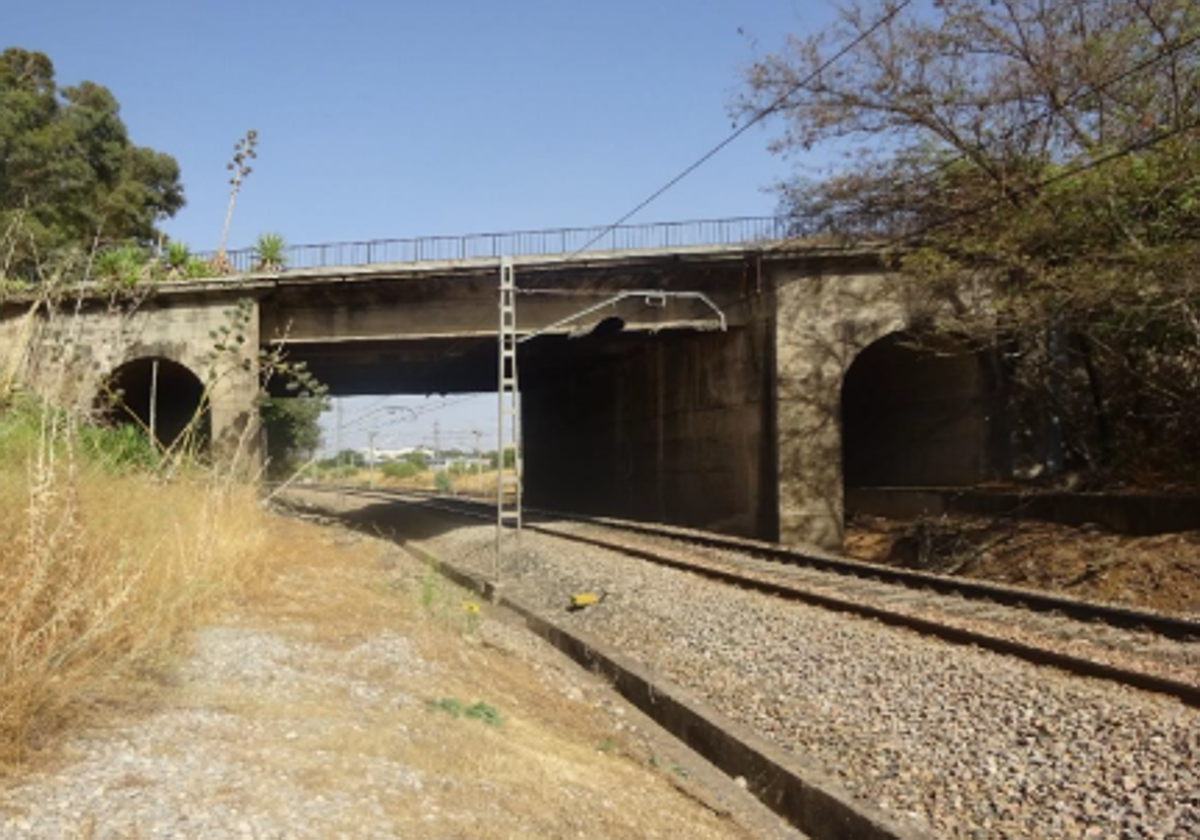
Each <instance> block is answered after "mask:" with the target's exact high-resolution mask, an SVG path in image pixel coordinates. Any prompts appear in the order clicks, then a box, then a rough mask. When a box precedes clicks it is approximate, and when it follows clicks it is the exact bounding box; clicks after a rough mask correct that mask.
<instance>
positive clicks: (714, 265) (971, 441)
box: [0, 220, 1008, 548]
mask: <svg viewBox="0 0 1200 840" xmlns="http://www.w3.org/2000/svg"><path fill="white" fill-rule="evenodd" d="M743 221H744V220H743ZM696 224H709V225H715V224H720V223H696ZM726 224H728V223H726ZM660 227H661V226H660ZM729 229H730V228H728V227H727V228H726V232H725V233H720V232H718V234H716V235H713V236H709V235H707V234H706V235H702V236H696V235H693V236H691V241H686V240H688V237H686V236H682V235H680V231H679V230H677V229H675V228H671V229H670V230H668V231H667V232H666V237H667V239H668V240H669V238H670V236H672V235H674V236H675V239H676V241H675V242H671V241H663V236H662V235H661V234H662V231H659V232H658V233H655V234H652V235H651V234H647V233H646V231H645V229H644V228H638V229H637V230H639V231H640V233H639V234H638V235H639V236H643V238H642V239H640V240H638V241H636V242H635V243H634V244H636V245H642V246H645V247H635V248H625V249H620V250H611V249H609V250H587V251H572V250H571V249H572V248H577V247H578V243H579V242H580V240H586V237H582V236H576V235H575V234H572V237H571V238H570V239H569V238H568V237H567V236H566V235H565V234H563V235H562V236H561V245H560V246H558V247H557V248H554V249H552V248H548V247H547V246H546V244H545V243H546V241H548V239H549V236H548V234H553V233H554V232H542V234H541V235H542V236H543V239H542V241H541V242H540V243H535V244H534V245H533V246H532V248H531V249H530V250H539V249H540V250H558V251H560V253H550V254H546V253H540V254H539V253H532V254H526V255H523V256H517V257H516V258H515V265H516V279H517V285H518V288H519V289H520V291H521V294H520V295H519V298H518V302H517V311H518V326H519V329H520V331H521V332H523V333H529V332H531V331H534V330H537V329H541V328H544V327H546V326H547V325H551V324H553V323H555V322H556V321H558V320H560V319H562V318H564V317H565V316H567V315H569V314H571V313H574V312H577V311H579V310H580V309H581V308H584V307H585V306H589V305H591V304H593V303H595V302H598V301H601V300H603V299H605V298H606V297H608V296H611V295H614V294H617V293H620V292H628V291H638V290H651V289H661V290H666V291H675V292H684V291H686V292H701V293H703V294H704V295H706V296H707V298H708V299H709V300H710V301H711V302H712V303H714V304H715V305H716V306H717V307H718V308H719V309H720V310H721V311H722V313H723V314H724V316H725V319H726V321H727V329H726V330H725V331H720V330H719V329H716V322H715V320H714V318H713V313H712V310H711V309H709V308H708V307H707V306H706V305H705V303H704V302H703V301H701V300H697V299H675V298H667V299H665V300H660V299H647V298H646V297H645V296H643V295H636V296H632V297H629V298H627V299H625V300H623V301H621V302H619V303H617V304H615V305H613V306H612V307H609V308H605V309H604V310H603V311H602V312H599V313H597V316H596V317H597V318H600V317H601V316H603V318H604V320H603V321H602V323H601V324H600V328H599V329H596V330H594V331H592V332H590V333H588V334H585V335H578V334H577V333H578V331H576V332H574V333H573V332H572V331H571V330H569V329H567V328H562V329H558V330H552V331H551V332H549V333H548V334H546V335H544V336H542V337H539V338H537V339H535V340H532V341H529V342H527V343H525V344H522V345H521V357H520V372H521V384H522V392H523V421H524V431H523V445H524V452H525V487H526V498H527V499H528V502H529V503H530V504H532V505H542V506H546V507H554V508H559V509H568V510H577V511H582V512H591V513H606V514H610V515H617V516H626V517H632V518H642V519H648V520H657V521H663V522H671V523H677V524H684V525H692V526H697V527H704V528H710V529H714V530H719V531H725V532H729V533H734V534H741V535H746V536H756V537H760V538H766V539H780V540H783V541H786V542H794V543H798V542H808V543H815V544H818V545H821V546H825V547H830V548H838V547H840V545H841V541H842V531H843V518H844V508H843V494H844V490H845V488H846V486H856V485H887V484H907V485H913V484H916V485H921V484H928V485H942V486H945V485H957V484H968V483H974V482H976V481H979V480H982V479H986V478H989V477H992V476H994V475H996V474H998V473H1003V472H1004V471H1005V469H1006V468H1007V465H1006V464H1005V463H1004V453H1006V452H1007V450H1008V447H1007V436H1008V424H1007V422H1006V413H1005V412H1006V409H1005V396H1004V393H1003V387H1002V383H1003V380H1002V377H1000V376H998V375H997V374H996V372H995V369H994V367H993V365H992V362H991V359H990V358H989V357H987V356H982V355H978V354H973V353H970V352H967V351H965V350H963V351H961V352H946V353H935V352H931V351H928V350H921V349H916V348H914V347H912V346H910V345H909V344H907V343H906V342H905V341H904V337H905V335H906V334H907V333H908V331H910V330H911V329H912V327H913V326H914V325H918V324H920V323H922V322H925V321H927V320H928V319H929V318H930V317H932V316H933V315H935V314H936V312H937V311H938V310H939V309H940V308H942V307H945V306H977V305H980V304H981V301H980V300H976V299H974V298H972V296H971V290H970V289H962V290H959V291H958V292H956V295H957V299H956V300H946V299H945V298H944V297H942V298H939V297H938V296H936V295H933V294H930V293H928V292H926V291H925V290H923V289H921V288H920V287H919V286H917V285H915V284H913V283H911V282H908V281H905V280H904V279H903V278H901V277H900V276H898V275H896V274H895V273H893V272H891V271H889V270H888V268H887V265H886V260H885V258H884V255H882V254H881V253H880V252H878V251H877V250H874V249H871V248H869V247H861V248H843V247H831V246H827V245H820V244H814V243H811V242H807V243H806V242H803V241H789V240H786V239H782V238H774V236H770V237H764V236H763V235H761V234H762V233H763V231H762V230H760V229H758V228H755V227H753V226H751V229H750V231H749V233H752V234H754V235H748V233H747V228H746V227H745V226H743V227H741V228H737V229H735V232H734V233H733V234H730V233H728V232H727V231H728V230H729ZM630 230H633V229H632V228H631V229H630ZM560 233H561V232H560ZM768 233H771V234H774V235H775V236H778V235H779V231H778V228H772V229H771V230H770V231H768ZM533 235H534V234H528V235H527V236H530V237H532V236H533ZM496 236H500V235H496ZM512 236H515V235H512ZM468 239H471V238H468V237H459V238H442V239H439V240H436V241H437V242H442V243H452V244H444V246H443V245H439V246H438V247H439V248H442V247H444V248H446V249H451V250H453V249H455V248H456V249H457V250H456V251H454V253H450V254H447V253H444V252H438V253H437V254H435V255H436V256H439V257H442V258H440V259H425V258H424V256H423V255H422V258H421V259H419V260H417V259H406V260H405V261H396V260H394V259H393V258H394V257H396V256H397V255H398V254H397V253H396V249H395V247H394V246H387V245H383V246H380V247H379V248H377V249H376V253H375V254H372V255H370V256H369V257H368V258H367V259H364V258H363V256H365V255H363V254H362V249H359V250H358V251H357V252H355V253H357V254H358V256H357V258H356V259H354V260H348V259H347V258H346V256H345V254H346V253H347V251H346V248H347V246H344V245H343V246H306V247H307V248H310V249H312V250H309V251H306V252H305V253H307V254H309V255H310V257H311V258H310V257H305V258H297V259H294V260H293V264H295V263H300V266H299V267H293V268H289V269H288V270H286V271H282V272H258V273H256V272H252V271H251V272H247V273H244V274H240V275H237V276H234V277H226V278H220V279H213V280H203V281H189V282H178V283H164V284H161V285H159V286H158V287H157V288H155V289H154V290H153V291H152V292H150V293H148V294H145V295H144V296H139V297H137V298H136V299H130V298H125V297H111V296H106V295H105V294H103V293H102V292H101V290H99V289H95V290H92V291H91V292H89V293H88V294H87V295H85V296H84V297H83V298H81V299H80V301H78V306H77V307H65V308H62V307H60V308H59V310H58V311H57V312H55V313H50V314H47V313H46V312H45V311H44V310H43V311H39V312H38V313H37V315H36V317H30V315H29V307H28V304H27V303H25V304H22V303H21V302H19V301H9V302H7V303H4V304H3V305H2V306H0V360H2V359H6V358H7V359H9V360H10V361H12V360H15V361H16V362H18V363H19V364H20V365H21V366H22V367H23V369H24V373H25V376H26V378H27V380H28V381H30V382H32V383H33V384H34V386H35V387H39V388H51V387H59V388H60V389H61V387H62V386H63V384H64V383H66V385H67V386H69V390H70V391H71V396H72V398H74V399H77V400H81V401H91V400H93V399H95V395H96V394H97V393H98V392H100V391H101V390H103V388H102V386H104V385H105V384H107V385H109V386H111V387H119V388H120V389H122V390H123V391H124V393H125V398H126V401H127V402H128V404H129V406H130V407H131V408H132V409H133V410H134V411H135V412H141V416H143V417H144V416H145V414H146V412H147V411H148V405H149V402H150V399H149V387H150V385H149V382H150V375H149V373H148V371H149V370H150V368H151V365H152V363H153V360H158V362H159V363H158V364H157V365H155V366H154V369H155V370H156V371H157V376H156V383H157V389H158V399H157V403H156V404H157V405H158V406H159V408H158V412H159V415H158V420H157V427H158V428H159V429H160V436H162V437H167V438H169V437H170V435H171V433H172V429H176V428H179V427H181V425H182V423H184V422H186V419H187V418H188V417H189V416H190V415H191V413H192V412H193V411H194V410H195V406H196V405H197V402H198V401H199V399H200V395H201V394H202V392H203V390H204V388H205V387H206V385H205V383H208V387H209V389H210V405H211V423H212V431H213V439H214V445H215V446H217V447H219V448H221V449H222V450H224V451H226V452H228V451H231V450H232V449H234V448H236V447H239V446H240V447H241V450H242V451H243V452H244V453H247V454H249V455H250V456H251V457H257V456H256V455H255V453H256V446H257V435H256V417H257V409H256V402H255V400H256V396H257V394H258V392H259V385H260V371H259V370H258V361H257V356H258V351H259V350H260V349H270V348H272V347H278V346H280V345H284V346H286V353H287V355H288V357H289V358H290V359H291V360H294V361H299V360H303V361H305V362H307V363H308V365H309V367H310V369H311V370H312V371H313V372H314V373H315V374H316V375H317V376H318V377H319V378H320V379H321V380H322V381H323V382H325V383H326V384H327V385H328V386H329V387H330V389H331V392H332V393H333V394H334V395H335V396H336V395H352V394H399V393H410V394H425V393H431V392H438V393H456V392H478V391H488V390H493V389H495V387H496V378H497V356H496V353H497V350H496V332H497V327H498V312H497V283H498V266H499V260H498V259H497V258H495V257H493V256H491V255H479V254H478V253H476V251H475V250H471V249H476V243H475V242H474V240H472V243H471V244H470V248H468V244H467V240H468ZM696 239H725V240H733V241H703V242H700V243H697V242H696V241H695V240H696ZM429 241H430V242H433V241H435V240H429ZM393 242H408V243H415V242H418V240H395V241H393ZM363 244H364V243H356V244H355V247H358V246H361V245H363ZM606 244H611V243H604V242H600V243H599V245H600V247H604V246H605V245H606ZM618 244H619V243H618ZM512 246H513V242H504V241H500V240H499V239H495V238H493V240H492V242H491V247H492V248H493V249H495V250H504V249H507V248H511V247H512ZM388 247H392V250H390V251H389V250H388ZM430 247H432V246H430ZM315 249H324V250H323V252H320V251H317V250H315ZM337 249H341V251H340V253H339V252H338V251H337ZM318 253H321V254H322V258H321V259H317V258H316V255H317V254H318ZM464 254H465V255H466V256H464ZM379 255H382V256H383V257H384V258H387V259H391V260H392V261H389V262H382V263H379V262H373V260H374V259H376V258H377V257H378V256H379ZM418 255H419V254H418V252H416V251H415V250H414V251H413V252H411V253H408V252H406V253H403V254H399V256H403V257H406V258H407V257H416V256H418ZM235 256H236V255H235ZM293 256H295V255H293ZM237 258H238V259H241V257H237ZM338 258H340V259H343V260H346V261H348V262H355V261H356V262H358V263H360V264H358V265H341V266H338V265H333V264H332V262H333V260H334V259H338ZM326 263H329V264H326ZM617 326H620V327H623V328H622V329H619V330H616V329H609V328H610V327H617ZM268 387H269V388H271V389H272V390H278V389H279V383H278V382H275V381H273V382H270V383H268Z"/></svg>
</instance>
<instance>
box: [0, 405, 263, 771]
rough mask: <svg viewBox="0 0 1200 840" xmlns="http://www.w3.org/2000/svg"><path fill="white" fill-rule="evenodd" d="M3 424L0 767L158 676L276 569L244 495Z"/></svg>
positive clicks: (45, 423)
mask: <svg viewBox="0 0 1200 840" xmlns="http://www.w3.org/2000/svg"><path fill="white" fill-rule="evenodd" d="M8 420H9V422H8V424H7V428H6V430H5V431H6V432H7V435H6V436H5V437H4V439H3V440H0V457H2V458H3V461H0V505H2V506H3V509H4V511H5V515H4V517H3V519H0V767H2V766H4V765H12V764H14V763H19V762H21V761H22V760H23V759H24V758H26V756H27V755H28V753H29V751H30V750H31V749H34V748H37V747H38V746H39V745H42V744H44V743H46V741H47V738H48V736H50V735H51V734H53V733H55V732H56V731H59V730H61V729H62V728H63V727H64V726H67V725H69V724H70V723H72V721H74V720H76V719H78V718H80V717H81V716H82V715H83V714H84V713H85V712H86V709H87V708H88V707H89V706H90V705H94V704H95V702H96V701H97V700H98V699H102V698H103V697H105V696H111V694H112V692H113V691H114V689H115V688H117V687H119V686H121V685H128V684H129V680H130V678H131V677H139V676H143V677H144V676H146V675H148V674H153V673H154V672H155V671H157V670H158V669H159V668H160V667H161V664H162V662H163V661H164V658H165V657H166V656H168V654H169V652H170V651H171V649H172V646H173V644H174V643H175V642H176V641H177V640H178V639H179V638H180V635H181V633H182V632H183V631H185V630H187V629H189V628H191V627H193V626H195V625H196V623H197V622H199V621H201V620H202V619H204V618H205V617H206V616H208V615H210V614H211V612H212V610H213V609H214V608H216V607H217V606H219V605H220V604H221V603H222V602H223V601H224V600H225V599H226V598H228V597H229V596H230V595H232V594H235V593H240V592H242V591H244V590H245V589H246V587H248V586H252V585H253V584H254V583H255V582H256V581H258V580H261V579H263V578H264V577H265V572H266V567H268V566H269V565H270V563H271V562H272V561H271V560H270V557H269V556H268V555H266V554H265V553H264V551H263V549H264V547H265V546H264V543H265V536H264V531H263V527H262V521H263V520H264V518H265V517H264V514H263V513H262V512H261V511H260V509H259V507H258V504H257V501H256V499H255V498H254V495H253V491H252V490H251V489H249V488H245V487H238V486H233V485H229V484H225V483H221V482H219V481H217V480H215V479H213V478H211V477H209V476H203V475H200V476H194V477H191V478H182V479H176V480H173V481H171V482H162V481H157V480H155V479H153V478H152V477H151V476H149V475H145V474H136V473H135V474H124V475H122V474H118V473H114V472H113V471H111V470H106V469H104V468H101V467H98V466H96V465H94V464H90V463H87V462H85V461H82V460H80V458H79V457H78V456H77V451H78V446H77V444H76V443H75V442H74V441H73V439H72V436H71V434H70V431H69V429H65V428H64V425H65V424H66V421H64V420H63V419H62V418H61V417H56V416H54V415H51V414H50V413H47V414H46V416H45V417H43V418H35V419H34V420H33V421H32V422H33V424H34V429H33V430H31V429H30V428H28V427H29V425H30V424H29V423H25V424H22V423H21V422H19V421H18V422H13V421H12V415H11V413H10V414H9V416H8ZM39 420H40V428H38V427H37V425H36V424H37V423H38V422H39ZM14 438H17V439H16V440H14Z"/></svg>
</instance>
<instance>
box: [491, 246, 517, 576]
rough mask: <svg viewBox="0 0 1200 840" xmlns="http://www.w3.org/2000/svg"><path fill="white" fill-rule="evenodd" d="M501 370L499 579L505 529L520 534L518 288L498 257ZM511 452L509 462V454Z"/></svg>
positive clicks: (507, 260)
mask: <svg viewBox="0 0 1200 840" xmlns="http://www.w3.org/2000/svg"><path fill="white" fill-rule="evenodd" d="M499 349H500V369H499V371H498V380H497V385H496V391H497V395H498V401H499V405H498V412H497V436H496V460H497V464H496V560H495V565H494V568H493V570H492V577H493V578H494V579H495V580H496V582H497V583H498V582H499V581H500V554H501V548H502V543H503V539H504V528H505V527H506V526H511V527H513V528H515V529H516V532H517V538H518V539H519V538H520V536H521V389H520V385H519V383H518V380H517V287H516V278H515V272H514V269H513V259H512V257H501V259H500V332H499ZM509 452H511V453H512V457H511V464H510V462H509V457H508V453H509Z"/></svg>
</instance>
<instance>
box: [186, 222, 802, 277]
mask: <svg viewBox="0 0 1200 840" xmlns="http://www.w3.org/2000/svg"><path fill="white" fill-rule="evenodd" d="M794 224H795V223H794V220H790V219H788V218H786V217H782V216H741V217H737V218H732V219H698V220H691V221H685V222H655V223H652V224H641V225H617V226H615V227H613V226H609V227H571V228H551V229H549V230H519V231H508V232H505V233H469V234H464V235H461V236H421V237H416V238H411V239H373V240H370V241H364V242H328V243H323V244H318V245H291V246H289V247H288V248H287V249H286V261H285V266H286V267H287V268H324V267H327V266H364V265H378V264H381V263H418V262H431V261H444V260H468V259H480V258H487V257H497V258H498V257H501V256H514V257H530V256H568V255H573V254H576V253H581V254H584V253H597V252H602V251H636V250H652V249H670V248H690V247H701V246H706V245H709V246H712V245H749V244H753V243H758V242H770V241H773V240H778V239H783V238H785V237H787V236H788V234H789V232H791V231H792V230H793V227H794ZM199 256H200V257H202V258H204V259H211V258H212V257H214V256H215V252H209V253H205V254H200V255H199ZM225 257H226V259H227V260H228V261H229V264H230V266H231V267H232V268H233V270H234V271H237V272H247V271H253V270H255V268H256V266H257V263H258V257H257V254H256V252H255V249H254V248H239V249H237V250H234V251H226V252H225Z"/></svg>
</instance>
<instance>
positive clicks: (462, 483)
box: [337, 469, 496, 498]
mask: <svg viewBox="0 0 1200 840" xmlns="http://www.w3.org/2000/svg"><path fill="white" fill-rule="evenodd" d="M450 480H451V485H452V487H453V488H454V491H453V492H454V493H455V494H456V495H466V496H483V497H491V498H495V496H496V471H495V470H484V471H482V472H478V473H477V472H465V473H459V474H456V475H452V476H451V478H450ZM337 481H339V482H344V483H346V484H351V485H355V486H362V487H366V486H368V485H372V486H375V487H382V488H386V489H389V490H436V489H437V477H436V474H435V473H434V472H433V471H432V470H423V471H422V472H419V473H417V474H416V475H413V476H409V477H408V478H392V477H389V476H385V475H383V474H382V473H381V472H380V471H379V470H375V472H374V475H372V474H371V472H370V471H369V470H366V469H362V470H359V471H358V472H357V473H355V474H354V475H352V476H349V477H347V478H343V479H337Z"/></svg>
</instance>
